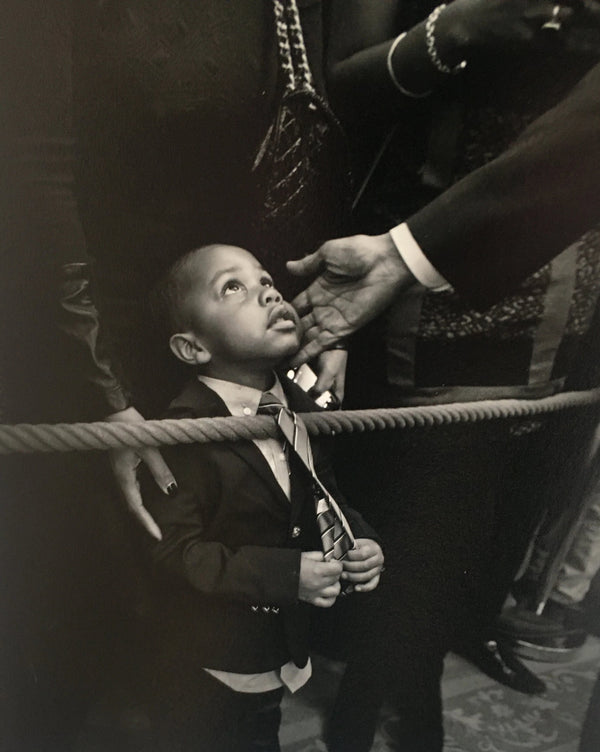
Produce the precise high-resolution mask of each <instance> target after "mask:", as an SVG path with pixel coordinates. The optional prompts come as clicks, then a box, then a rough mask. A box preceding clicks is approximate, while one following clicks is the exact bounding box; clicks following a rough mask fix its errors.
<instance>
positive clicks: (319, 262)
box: [286, 250, 323, 277]
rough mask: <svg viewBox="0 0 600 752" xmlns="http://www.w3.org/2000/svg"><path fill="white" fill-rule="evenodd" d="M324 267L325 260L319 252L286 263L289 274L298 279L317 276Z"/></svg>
mask: <svg viewBox="0 0 600 752" xmlns="http://www.w3.org/2000/svg"><path fill="white" fill-rule="evenodd" d="M322 266H323V258H322V256H321V253H320V252H319V251H318V250H317V251H315V252H314V253H309V254H308V256H304V258H301V259H296V260H295V261H288V262H287V263H286V268H287V270H288V272H289V273H290V274H293V275H294V276H296V277H308V276H309V275H312V274H316V273H317V272H318V271H319V270H320V269H321V267H322Z"/></svg>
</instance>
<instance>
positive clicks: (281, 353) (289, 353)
mask: <svg viewBox="0 0 600 752" xmlns="http://www.w3.org/2000/svg"><path fill="white" fill-rule="evenodd" d="M299 349H300V338H299V337H296V338H295V341H291V342H290V343H289V344H288V345H282V346H281V347H279V348H277V351H276V352H273V353H272V357H273V365H274V367H275V366H280V365H283V364H284V363H286V362H287V361H288V360H289V359H290V358H292V357H293V356H294V355H295V354H296V353H297V352H298V350H299Z"/></svg>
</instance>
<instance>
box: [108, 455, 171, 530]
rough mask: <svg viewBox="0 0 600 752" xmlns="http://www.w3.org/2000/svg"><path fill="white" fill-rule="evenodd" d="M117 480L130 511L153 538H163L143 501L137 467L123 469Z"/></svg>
mask: <svg viewBox="0 0 600 752" xmlns="http://www.w3.org/2000/svg"><path fill="white" fill-rule="evenodd" d="M117 482H118V483H119V487H120V489H121V493H122V494H123V497H124V499H125V503H126V504H127V508H128V509H129V511H130V512H131V513H132V514H133V516H134V517H135V518H136V519H137V520H138V522H139V523H140V524H141V525H142V527H143V528H144V529H145V530H147V531H148V532H149V533H150V535H151V536H152V537H153V538H156V540H162V533H161V532H160V528H159V527H158V525H157V524H156V522H155V521H154V520H153V519H152V517H151V516H150V514H149V512H148V510H147V509H145V508H144V505H143V503H142V495H141V493H140V487H139V485H138V482H137V479H136V477H135V468H134V467H133V466H132V467H131V471H130V472H128V471H126V470H125V469H121V471H120V472H119V473H118V474H117Z"/></svg>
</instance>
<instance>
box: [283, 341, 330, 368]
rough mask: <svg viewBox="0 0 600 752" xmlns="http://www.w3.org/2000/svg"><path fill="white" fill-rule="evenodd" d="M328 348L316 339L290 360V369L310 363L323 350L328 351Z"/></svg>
mask: <svg viewBox="0 0 600 752" xmlns="http://www.w3.org/2000/svg"><path fill="white" fill-rule="evenodd" d="M326 349H327V346H326V345H323V344H322V343H321V342H320V341H319V340H318V339H314V340H312V341H310V342H307V343H306V344H305V345H303V346H302V347H301V348H300V350H298V352H297V353H296V354H295V355H294V357H293V358H292V359H291V360H290V368H297V367H298V366H301V365H302V364H303V363H308V362H309V361H310V360H313V359H314V358H316V357H317V355H320V354H321V353H322V352H323V350H326Z"/></svg>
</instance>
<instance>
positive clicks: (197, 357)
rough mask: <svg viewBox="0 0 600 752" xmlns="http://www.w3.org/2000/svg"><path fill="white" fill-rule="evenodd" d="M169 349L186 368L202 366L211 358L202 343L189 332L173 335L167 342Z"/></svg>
mask: <svg viewBox="0 0 600 752" xmlns="http://www.w3.org/2000/svg"><path fill="white" fill-rule="evenodd" d="M169 347H170V348H171V351H172V353H173V354H174V355H175V357H176V358H179V360H181V361H182V362H183V363H186V364H187V365H188V366H203V365H205V364H206V363H208V361H209V360H210V358H211V355H210V353H209V352H208V350H207V349H206V348H205V347H204V345H203V344H202V342H200V340H199V339H198V337H196V335H195V334H192V333H191V332H185V333H184V332H182V333H180V334H173V336H172V337H171V339H170V340H169Z"/></svg>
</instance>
